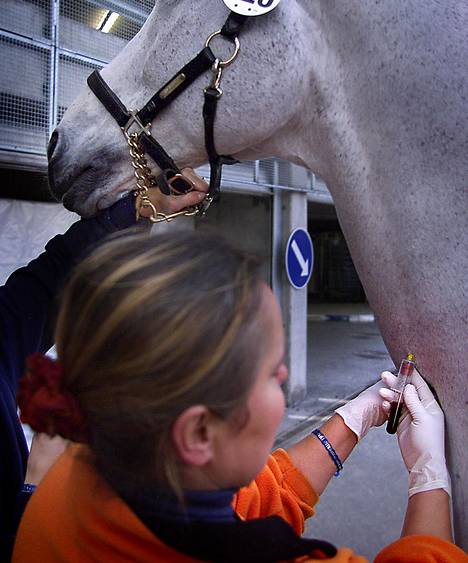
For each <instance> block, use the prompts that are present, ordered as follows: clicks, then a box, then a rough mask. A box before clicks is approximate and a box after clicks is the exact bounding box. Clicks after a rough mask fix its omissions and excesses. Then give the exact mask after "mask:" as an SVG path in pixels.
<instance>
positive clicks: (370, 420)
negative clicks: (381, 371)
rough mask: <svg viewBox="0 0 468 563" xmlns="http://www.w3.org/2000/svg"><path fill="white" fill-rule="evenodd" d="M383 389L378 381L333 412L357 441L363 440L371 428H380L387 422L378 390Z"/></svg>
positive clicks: (382, 385) (382, 384)
mask: <svg viewBox="0 0 468 563" xmlns="http://www.w3.org/2000/svg"><path fill="white" fill-rule="evenodd" d="M383 388H384V383H382V382H381V381H378V382H377V383H375V384H374V385H372V386H371V387H368V388H367V389H365V390H364V391H363V392H362V393H360V394H359V395H358V396H357V397H356V398H355V399H353V400H352V401H349V403H346V405H343V406H342V407H340V408H339V409H336V411H335V412H336V413H337V414H339V415H340V416H341V418H342V419H343V420H344V423H345V424H346V426H347V427H348V428H350V429H351V430H352V431H353V432H354V433H355V434H356V436H357V437H358V440H360V439H361V438H363V437H364V436H365V435H366V434H367V432H368V431H369V430H370V429H371V428H372V427H373V426H381V425H382V424H383V423H384V422H385V421H386V420H387V414H386V412H385V411H384V410H383V408H382V397H381V396H380V394H379V390H380V389H383Z"/></svg>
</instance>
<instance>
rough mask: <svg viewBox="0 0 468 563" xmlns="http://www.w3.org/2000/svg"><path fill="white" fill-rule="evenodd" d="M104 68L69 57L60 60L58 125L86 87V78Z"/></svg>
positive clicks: (61, 57) (62, 57) (61, 56)
mask: <svg viewBox="0 0 468 563" xmlns="http://www.w3.org/2000/svg"><path fill="white" fill-rule="evenodd" d="M100 68H102V65H100V64H93V63H91V62H85V61H82V60H78V59H75V58H73V57H70V56H68V55H60V58H59V72H58V73H59V76H60V80H59V84H58V86H59V87H58V108H57V123H58V122H59V121H60V120H61V119H62V117H63V114H64V113H65V111H66V109H67V108H68V106H69V105H70V104H71V103H72V101H73V100H74V99H75V98H76V96H77V95H78V94H79V92H80V90H82V89H83V88H84V87H85V85H86V78H87V77H88V76H89V75H90V74H91V73H92V72H93V70H96V69H100Z"/></svg>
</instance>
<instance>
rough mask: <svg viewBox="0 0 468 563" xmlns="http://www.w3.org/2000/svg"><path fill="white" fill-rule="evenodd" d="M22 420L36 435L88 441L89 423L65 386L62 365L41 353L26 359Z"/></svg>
mask: <svg viewBox="0 0 468 563" xmlns="http://www.w3.org/2000/svg"><path fill="white" fill-rule="evenodd" d="M18 388H19V389H18V394H17V399H18V406H19V408H20V411H21V421H22V422H25V423H26V424H29V426H31V428H32V429H33V430H35V431H36V432H45V433H46V434H49V435H50V436H55V435H56V434H59V435H60V436H63V437H64V438H67V439H69V440H73V441H75V442H86V441H87V438H86V435H87V433H86V424H85V419H84V416H83V413H82V412H81V409H80V406H79V404H78V401H77V400H76V399H75V397H74V396H73V395H72V394H71V393H70V392H69V391H68V390H67V389H65V386H64V378H63V367H62V365H61V363H60V362H58V361H55V360H53V359H52V358H49V357H48V356H44V355H43V354H40V353H35V354H31V355H30V356H28V358H27V359H26V373H25V374H24V375H23V377H22V378H21V379H20V380H19V383H18Z"/></svg>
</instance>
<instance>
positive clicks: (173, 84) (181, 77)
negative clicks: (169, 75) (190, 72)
mask: <svg viewBox="0 0 468 563" xmlns="http://www.w3.org/2000/svg"><path fill="white" fill-rule="evenodd" d="M186 78H187V77H186V76H185V74H184V73H183V72H181V73H180V74H178V75H177V76H176V77H175V78H174V80H171V81H170V82H169V84H168V85H167V86H166V87H165V88H164V89H163V90H161V92H160V94H159V98H160V99H161V100H164V99H165V98H167V97H168V96H170V95H171V94H172V92H174V90H177V88H178V87H179V86H180V85H181V84H182V83H183V82H184V81H185V79H186Z"/></svg>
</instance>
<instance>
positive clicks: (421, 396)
mask: <svg viewBox="0 0 468 563" xmlns="http://www.w3.org/2000/svg"><path fill="white" fill-rule="evenodd" d="M382 379H383V381H384V382H385V383H386V384H387V385H388V387H395V382H396V377H395V376H394V375H393V374H391V373H390V372H384V373H383V374H382ZM380 395H381V397H383V398H384V399H386V401H385V402H384V403H383V407H384V409H385V410H387V411H388V410H389V409H390V403H389V402H388V401H392V400H394V398H395V393H394V392H393V391H391V390H390V389H385V388H384V389H381V390H380ZM403 399H404V402H405V405H406V407H403V411H402V415H401V418H400V423H399V424H398V429H397V435H398V444H399V446H400V451H401V455H402V457H403V461H404V462H405V465H406V468H407V469H408V472H409V477H408V496H411V495H414V494H416V493H420V492H422V491H431V490H433V489H444V490H445V491H447V493H448V494H449V495H450V494H451V488H450V476H449V473H448V470H447V465H446V463H445V429H444V413H443V412H442V409H441V408H440V407H439V405H438V403H437V401H436V400H435V397H434V395H433V394H432V391H431V390H430V389H429V387H428V385H427V383H426V382H425V381H424V379H423V378H422V377H421V375H420V374H419V373H418V372H417V371H416V370H415V371H414V372H413V375H412V376H411V383H410V384H408V385H406V387H405V390H404V392H403Z"/></svg>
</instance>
